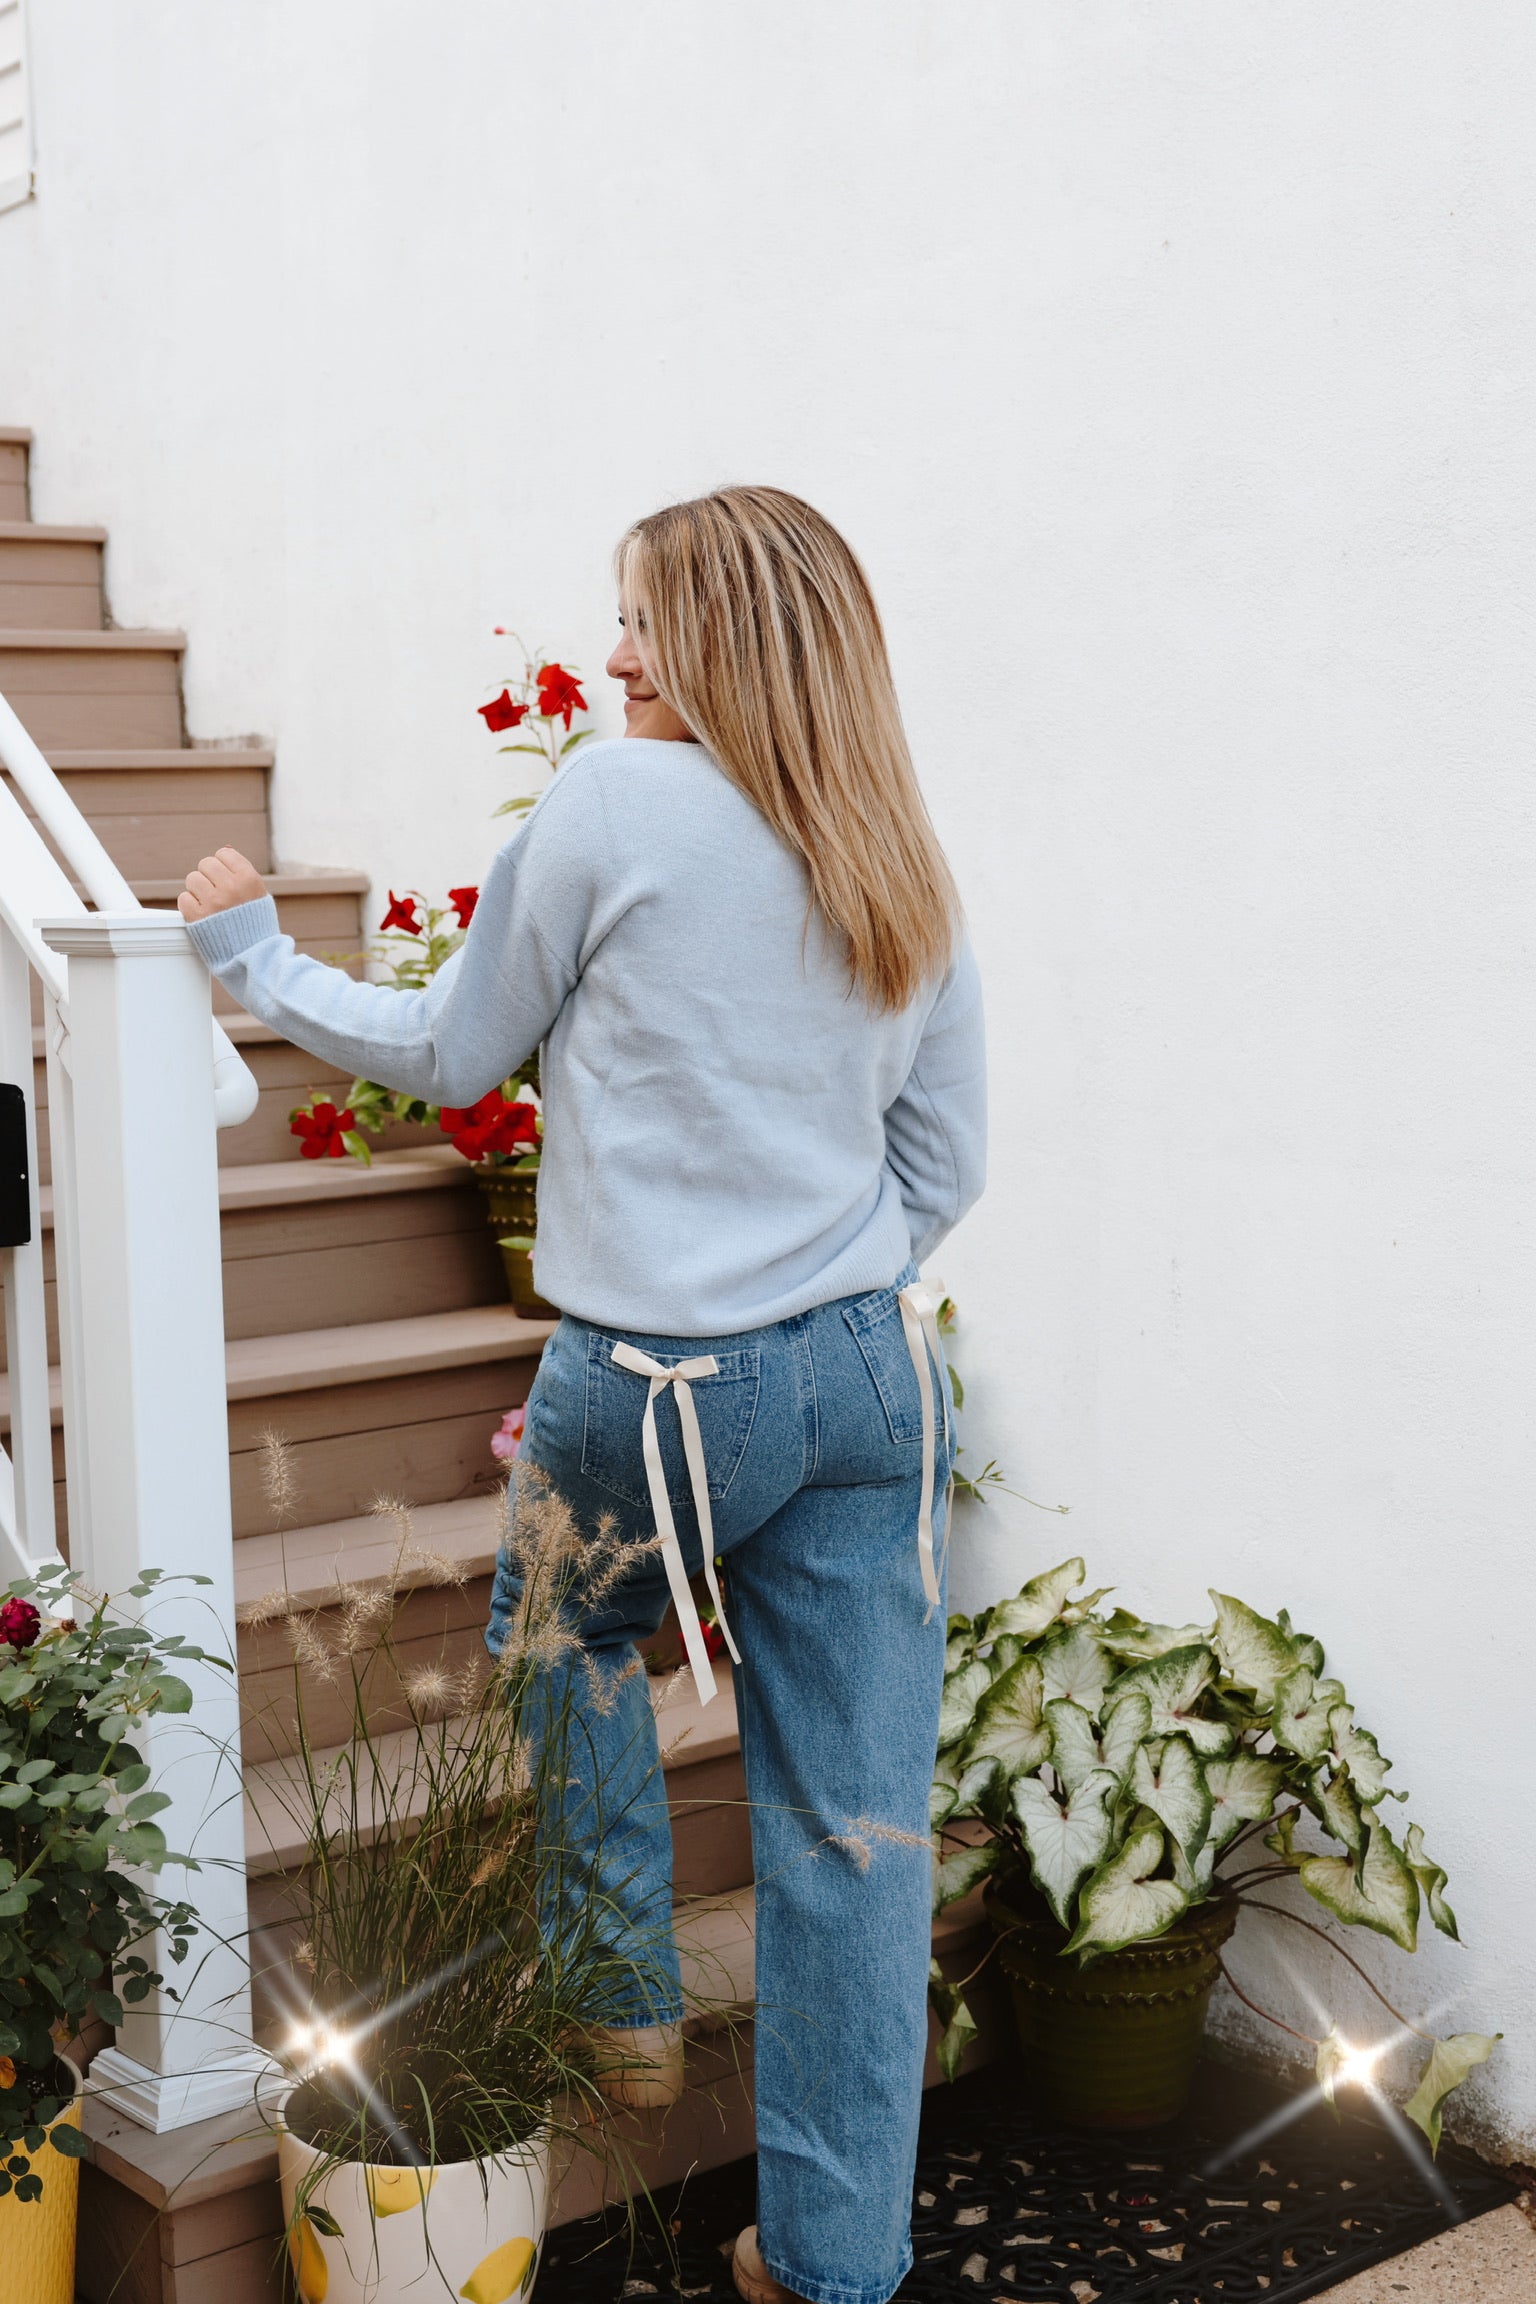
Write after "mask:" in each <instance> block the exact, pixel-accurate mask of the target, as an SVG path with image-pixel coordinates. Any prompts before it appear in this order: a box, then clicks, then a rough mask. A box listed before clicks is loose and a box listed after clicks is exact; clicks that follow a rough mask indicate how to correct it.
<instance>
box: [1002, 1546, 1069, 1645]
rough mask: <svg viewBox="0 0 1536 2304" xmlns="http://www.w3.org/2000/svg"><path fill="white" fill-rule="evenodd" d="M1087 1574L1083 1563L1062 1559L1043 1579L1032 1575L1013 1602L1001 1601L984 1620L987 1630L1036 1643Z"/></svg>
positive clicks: (1049, 1569) (1048, 1570)
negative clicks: (1012, 1633)
mask: <svg viewBox="0 0 1536 2304" xmlns="http://www.w3.org/2000/svg"><path fill="white" fill-rule="evenodd" d="M1087 1573H1088V1568H1087V1563H1086V1562H1085V1561H1083V1560H1063V1561H1062V1563H1061V1565H1060V1566H1059V1567H1057V1568H1048V1569H1047V1570H1046V1572H1045V1574H1044V1575H1043V1576H1032V1577H1031V1578H1030V1580H1029V1582H1028V1583H1027V1584H1026V1585H1025V1587H1024V1589H1023V1591H1022V1592H1020V1593H1019V1594H1018V1595H1017V1597H1016V1598H1015V1599H1012V1600H1002V1601H1000V1602H999V1603H998V1605H997V1606H996V1607H995V1608H994V1609H993V1610H992V1611H991V1613H990V1615H989V1616H988V1618H987V1628H988V1630H989V1631H990V1632H991V1633H992V1634H993V1635H994V1637H995V1636H996V1634H998V1633H999V1632H1017V1633H1019V1634H1020V1635H1021V1636H1022V1637H1023V1638H1024V1639H1026V1640H1036V1639H1038V1638H1039V1636H1040V1634H1041V1633H1042V1632H1045V1631H1048V1630H1049V1628H1050V1626H1051V1625H1052V1624H1054V1623H1055V1621H1056V1619H1057V1617H1058V1616H1059V1615H1060V1614H1061V1612H1062V1609H1063V1608H1064V1607H1065V1606H1066V1603H1067V1595H1068V1593H1069V1592H1070V1591H1071V1590H1072V1589H1073V1587H1074V1586H1075V1585H1078V1584H1081V1583H1082V1581H1083V1579H1084V1577H1085V1576H1086V1575H1087Z"/></svg>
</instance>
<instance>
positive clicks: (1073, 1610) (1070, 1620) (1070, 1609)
mask: <svg viewBox="0 0 1536 2304" xmlns="http://www.w3.org/2000/svg"><path fill="white" fill-rule="evenodd" d="M1113 1590H1114V1586H1113V1584H1101V1585H1099V1587H1098V1589H1097V1590H1096V1591H1093V1592H1079V1594H1078V1595H1077V1598H1076V1599H1075V1600H1069V1601H1068V1602H1067V1604H1066V1606H1065V1608H1063V1610H1062V1612H1061V1621H1062V1622H1063V1624H1081V1622H1082V1621H1083V1618H1084V1617H1085V1616H1091V1615H1092V1614H1093V1611H1094V1609H1095V1608H1097V1606H1098V1604H1099V1602H1100V1601H1101V1600H1107V1599H1108V1598H1109V1595H1110V1594H1111V1592H1113Z"/></svg>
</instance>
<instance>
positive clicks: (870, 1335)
mask: <svg viewBox="0 0 1536 2304" xmlns="http://www.w3.org/2000/svg"><path fill="white" fill-rule="evenodd" d="M843 1318H844V1319H845V1320H846V1321H847V1323H848V1326H849V1327H850V1329H851V1330H852V1331H853V1340H854V1342H855V1343H856V1344H857V1345H858V1348H859V1350H860V1351H861V1352H862V1353H863V1355H864V1365H865V1366H866V1367H867V1368H868V1370H869V1373H870V1375H871V1376H872V1377H873V1378H874V1381H875V1390H876V1391H877V1392H878V1393H879V1395H880V1405H881V1406H882V1407H883V1408H884V1410H885V1420H886V1422H887V1424H889V1426H890V1428H891V1438H892V1439H893V1440H921V1438H922V1436H923V1401H922V1395H921V1393H920V1392H919V1391H918V1388H917V1370H916V1369H915V1368H914V1367H913V1365H912V1355H911V1353H910V1352H909V1351H908V1349H907V1332H906V1330H905V1328H904V1327H903V1326H902V1322H901V1306H900V1305H899V1304H898V1303H897V1301H896V1296H895V1291H894V1290H893V1289H890V1288H881V1289H878V1290H877V1291H876V1293H875V1294H874V1295H873V1296H860V1297H858V1298H857V1299H856V1300H855V1301H854V1302H853V1303H852V1304H845V1305H844V1306H843ZM932 1365H933V1361H932V1355H931V1354H930V1356H929V1367H930V1370H931V1368H932ZM943 1381H945V1379H944V1377H943V1375H942V1374H941V1376H940V1382H941V1383H942V1382H943ZM934 1415H935V1417H936V1418H938V1419H939V1421H940V1422H941V1423H942V1420H943V1416H944V1408H943V1403H942V1401H941V1400H940V1399H939V1397H938V1395H937V1394H935V1397H934Z"/></svg>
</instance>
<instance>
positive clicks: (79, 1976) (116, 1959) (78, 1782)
mask: <svg viewBox="0 0 1536 2304" xmlns="http://www.w3.org/2000/svg"><path fill="white" fill-rule="evenodd" d="M199 1581H204V1579H199ZM159 1582H160V1578H159V1576H158V1575H157V1574H156V1573H154V1572H149V1573H146V1574H145V1575H144V1576H143V1577H142V1578H141V1579H140V1580H139V1582H138V1583H136V1584H135V1585H133V1586H132V1588H131V1591H130V1593H129V1595H128V1597H129V1598H130V1599H132V1600H134V1601H142V1600H145V1599H148V1598H150V1597H151V1596H152V1594H153V1592H154V1590H155V1587H156V1585H157V1584H158V1583H159ZM70 1608H77V1609H79V1610H80V1613H79V1615H78V1616H72V1615H69V1614H66V1613H65V1611H66V1610H68V1609H70ZM193 1661H207V1662H212V1663H218V1664H226V1660H225V1659H223V1658H219V1657H211V1658H210V1657H205V1655H204V1651H203V1650H201V1649H200V1648H197V1647H194V1646H192V1645H191V1644H190V1643H189V1642H187V1641H186V1640H184V1639H183V1638H181V1637H179V1636H167V1637H156V1636H155V1635H154V1634H152V1633H151V1632H150V1631H148V1630H147V1629H146V1628H145V1627H144V1626H143V1625H142V1624H139V1623H135V1622H130V1621H128V1620H126V1619H125V1618H124V1616H123V1615H122V1614H121V1613H120V1612H119V1611H118V1610H117V1609H116V1608H114V1607H111V1606H109V1603H108V1602H107V1601H106V1600H105V1599H103V1598H99V1597H97V1598H91V1597H89V1596H87V1595H86V1594H85V1593H84V1591H83V1589H82V1587H80V1586H79V1585H78V1584H77V1583H76V1582H75V1580H74V1579H73V1577H72V1576H71V1574H70V1571H69V1570H68V1569H67V1568H65V1567H63V1566H60V1567H58V1568H54V1569H50V1570H47V1571H45V1572H44V1573H42V1574H40V1575H38V1576H35V1577H25V1578H21V1579H19V1580H18V1581H17V1582H15V1583H13V1584H11V1585H9V1586H8V1587H7V1589H6V1592H5V1596H4V1598H3V1600H0V2298H3V2299H4V2300H5V2304H71V2300H72V2298H73V2296H74V2292H75V2284H74V2267H75V2203H76V2194H77V2189H78V2184H79V2161H80V2160H81V2158H82V2157H83V2155H84V2152H85V2140H84V2138H83V2136H82V2134H81V2132H80V2089H81V2081H80V2071H79V2067H78V2065H77V2064H76V2063H75V2062H74V2061H72V2060H71V2059H70V2058H69V2057H68V2056H66V2055H65V2054H64V2052H63V2051H64V2049H65V2047H66V2046H67V2045H68V2044H69V2043H71V2042H72V2041H75V2040H77V2039H78V2037H79V2036H80V2035H81V2034H82V2033H83V2032H84V2031H86V2029H87V2028H88V2027H89V2028H95V2027H98V2026H100V2025H104V2024H110V2025H116V2024H120V2023H121V2022H122V2020H123V2002H124V2001H135V2000H141V1999H143V1997H144V1996H145V1994H146V1993H148V1992H149V1991H150V1990H151V1989H152V1988H153V1987H154V1986H155V1985H157V1984H161V1983H163V1981H164V1979H163V1977H162V1976H160V1975H159V1974H158V1973H157V1972H156V1971H154V1970H153V1969H151V1967H150V1966H149V1964H148V1962H147V1961H146V1960H145V1959H144V1957H143V1955H142V1953H141V1952H140V1951H138V1950H137V1949H136V1947H137V1946H139V1945H140V1944H141V1943H142V1942H143V1941H144V1940H145V1939H146V1938H147V1937H148V1936H149V1935H150V1934H151V1932H152V1931H154V1930H156V1929H159V1930H161V1931H162V1932H163V1936H164V1940H165V1941H166V1942H168V1944H169V1946H170V1950H171V1956H172V1958H173V1959H174V1960H178V1961H179V1960H181V1959H182V1958H183V1957H184V1956H185V1953H186V1949H187V1944H188V1940H189V1939H190V1937H191V1935H192V1933H193V1929H194V1920H193V1915H192V1912H191V1910H190V1908H189V1906H187V1905H186V1904H184V1903H172V1902H169V1901H168V1900H166V1899H164V1898H161V1897H158V1896H156V1895H155V1894H154V1893H153V1891H152V1890H151V1889H150V1888H149V1886H148V1885H147V1877H148V1876H150V1875H153V1874H154V1873H155V1872H157V1871H158V1870H160V1868H161V1867H162V1866H164V1865H166V1864H169V1863H175V1864H185V1863H187V1862H188V1859H187V1858H186V1857H183V1856H172V1855H171V1854H170V1852H169V1851H168V1850H167V1848H166V1844H165V1838H164V1835H163V1833H162V1832H161V1830H160V1827H159V1826H158V1825H157V1824H156V1823H155V1822H154V1821H153V1819H154V1817H155V1815H156V1814H157V1813H158V1812H159V1811H160V1810H161V1809H162V1808H165V1807H167V1806H169V1801H168V1799H167V1797H166V1795H165V1794H164V1793H162V1792H156V1791H152V1790H150V1789H148V1780H149V1769H148V1767H147V1766H146V1765H145V1763H144V1762H143V1760H142V1759H141V1758H140V1757H139V1753H138V1751H137V1750H136V1748H135V1746H134V1743H133V1740H132V1739H133V1731H134V1725H135V1723H136V1722H138V1721H141V1720H144V1719H146V1718H147V1717H148V1716H149V1715H150V1714H151V1713H154V1712H185V1711H187V1710H188V1709H189V1708H190V1705H191V1701H192V1697H191V1691H190V1690H189V1689H188V1687H187V1685H186V1683H185V1681H183V1680H181V1679H180V1678H178V1677H177V1676H176V1673H175V1672H174V1671H173V1670H172V1667H173V1666H174V1665H176V1664H178V1663H181V1662H193ZM226 1668H227V1664H226Z"/></svg>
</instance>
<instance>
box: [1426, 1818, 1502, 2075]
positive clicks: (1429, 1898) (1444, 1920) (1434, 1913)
mask: <svg viewBox="0 0 1536 2304" xmlns="http://www.w3.org/2000/svg"><path fill="white" fill-rule="evenodd" d="M1403 1854H1404V1855H1405V1856H1406V1858H1407V1860H1408V1869H1409V1871H1410V1872H1411V1873H1412V1874H1413V1876H1414V1878H1415V1880H1417V1882H1418V1884H1419V1886H1420V1888H1421V1889H1422V1890H1423V1892H1424V1901H1425V1903H1426V1904H1427V1905H1428V1907H1429V1916H1430V1918H1431V1920H1433V1922H1434V1924H1435V1926H1436V1927H1437V1928H1438V1929H1439V1931H1440V1933H1441V1935H1442V1936H1451V1937H1454V1938H1455V1940H1456V1942H1457V1943H1458V1944H1459V1943H1460V1942H1461V1936H1460V1934H1459V1932H1458V1930H1457V1927H1456V1915H1455V1913H1454V1912H1453V1911H1452V1910H1451V1908H1450V1906H1449V1904H1447V1902H1446V1900H1445V1878H1446V1876H1445V1873H1444V1871H1443V1869H1442V1868H1441V1866H1440V1865H1438V1864H1435V1863H1432V1862H1431V1860H1430V1858H1429V1857H1427V1856H1426V1855H1425V1853H1424V1834H1423V1832H1422V1831H1421V1830H1420V1828H1419V1826H1418V1825H1417V1824H1410V1825H1409V1827H1408V1831H1407V1836H1406V1839H1405V1841H1404V1846H1403ZM1496 2037H1498V2038H1500V2039H1502V2037H1503V2035H1502V2033H1500V2034H1498V2035H1496Z"/></svg>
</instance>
